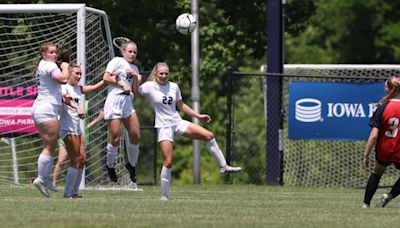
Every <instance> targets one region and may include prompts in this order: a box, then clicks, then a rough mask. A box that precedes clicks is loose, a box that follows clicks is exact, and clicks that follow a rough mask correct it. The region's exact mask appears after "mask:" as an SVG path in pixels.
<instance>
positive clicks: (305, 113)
mask: <svg viewBox="0 0 400 228" xmlns="http://www.w3.org/2000/svg"><path fill="white" fill-rule="evenodd" d="M384 95H385V91H384V83H383V82H379V83H333V82H291V83H290V84H289V123H288V124H289V138H290V139H320V140H366V139H368V136H369V133H370V130H371V128H370V127H369V126H368V122H369V119H370V117H371V116H372V114H373V112H374V111H375V109H376V103H377V102H379V101H380V100H381V99H382V98H383V97H384Z"/></svg>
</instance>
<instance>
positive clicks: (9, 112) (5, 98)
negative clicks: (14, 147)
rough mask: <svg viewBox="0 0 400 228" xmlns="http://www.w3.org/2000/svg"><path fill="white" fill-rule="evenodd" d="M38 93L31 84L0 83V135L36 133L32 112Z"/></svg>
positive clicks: (35, 87)
mask: <svg viewBox="0 0 400 228" xmlns="http://www.w3.org/2000/svg"><path fill="white" fill-rule="evenodd" d="M37 93H38V91H37V86H36V85H32V84H31V83H30V82H25V83H20V84H18V85H15V84H11V83H0V95H1V99H0V135H2V134H3V133H7V134H9V133H12V134H14V133H36V132H37V129H36V127H35V123H34V122H33V120H32V116H31V110H32V105H33V102H34V100H35V98H36V95H37Z"/></svg>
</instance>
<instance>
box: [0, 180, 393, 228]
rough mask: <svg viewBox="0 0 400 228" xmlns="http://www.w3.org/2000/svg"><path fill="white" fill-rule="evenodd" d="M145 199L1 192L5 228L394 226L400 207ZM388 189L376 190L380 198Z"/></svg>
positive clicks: (243, 196) (330, 199)
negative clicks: (68, 197)
mask: <svg viewBox="0 0 400 228" xmlns="http://www.w3.org/2000/svg"><path fill="white" fill-rule="evenodd" d="M143 188H144V191H143V192H131V191H117V190H83V191H82V192H81V193H82V195H83V196H84V198H82V199H64V198H62V190H61V189H60V191H59V192H58V193H53V194H52V196H51V197H50V198H45V197H43V196H42V195H41V194H40V193H39V192H38V191H37V190H36V189H35V188H33V187H10V186H1V187H0V200H1V204H0V227H397V225H398V221H397V219H396V218H399V216H400V210H399V208H400V204H399V203H398V202H397V201H396V199H395V200H394V201H393V202H391V203H390V204H389V205H388V206H387V207H386V208H374V207H371V208H370V209H362V208H361V206H362V198H363V194H364V191H363V190H360V189H358V190H357V189H329V188H299V187H270V186H236V185H218V186H204V185H201V186H183V187H182V186H179V187H173V188H172V191H171V195H170V200H169V201H167V202H164V201H161V200H160V187H159V186H144V187H143ZM384 191H386V189H380V190H378V192H377V194H376V199H374V200H375V201H376V200H377V197H378V196H380V195H381V194H382V193H383V192H384Z"/></svg>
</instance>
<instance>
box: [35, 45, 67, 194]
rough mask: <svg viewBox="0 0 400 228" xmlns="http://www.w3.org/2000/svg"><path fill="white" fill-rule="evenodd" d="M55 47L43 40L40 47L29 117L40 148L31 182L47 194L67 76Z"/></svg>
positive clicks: (49, 187) (51, 187)
mask: <svg viewBox="0 0 400 228" xmlns="http://www.w3.org/2000/svg"><path fill="white" fill-rule="evenodd" d="M56 51H57V49H56V46H55V45H54V44H53V43H49V42H47V43H44V44H42V45H41V46H40V49H39V52H40V58H39V59H38V61H37V64H36V69H35V75H36V82H37V86H38V95H37V97H36V99H35V102H34V103H33V106H32V119H33V121H34V122H35V125H36V127H37V129H38V131H39V135H40V138H41V140H42V144H43V149H42V152H41V154H40V156H39V158H38V177H37V178H36V179H35V180H34V181H33V184H34V185H35V186H36V187H37V188H38V190H39V191H40V192H41V193H42V194H43V195H44V196H46V197H49V196H50V194H49V192H48V191H47V190H48V189H50V190H53V191H56V188H55V187H54V186H53V184H52V181H51V170H52V166H53V153H54V150H55V148H56V147H57V141H58V139H59V136H58V131H59V123H58V119H57V117H58V115H59V113H60V109H61V105H62V101H61V100H62V98H61V84H65V83H66V82H67V79H68V63H65V62H63V63H61V65H60V68H61V69H60V68H58V66H57V65H56V60H57V53H56Z"/></svg>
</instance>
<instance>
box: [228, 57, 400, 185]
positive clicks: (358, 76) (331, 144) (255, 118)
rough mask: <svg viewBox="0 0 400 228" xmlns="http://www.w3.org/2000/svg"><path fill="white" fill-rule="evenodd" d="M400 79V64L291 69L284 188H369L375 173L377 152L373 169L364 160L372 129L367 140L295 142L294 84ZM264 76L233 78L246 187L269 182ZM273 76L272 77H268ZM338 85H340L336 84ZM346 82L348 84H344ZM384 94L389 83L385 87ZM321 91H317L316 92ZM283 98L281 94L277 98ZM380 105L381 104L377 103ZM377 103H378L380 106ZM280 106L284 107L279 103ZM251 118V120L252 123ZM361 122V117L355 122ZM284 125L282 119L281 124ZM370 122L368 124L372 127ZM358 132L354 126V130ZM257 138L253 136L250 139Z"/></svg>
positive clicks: (235, 146)
mask: <svg viewBox="0 0 400 228" xmlns="http://www.w3.org/2000/svg"><path fill="white" fill-rule="evenodd" d="M393 75H400V68H399V66H396V65H301V64H299V65H285V66H284V75H283V76H282V90H281V93H280V96H281V100H282V118H283V136H284V137H283V145H282V147H283V154H282V160H283V163H282V164H283V165H282V167H283V170H280V171H279V170H277V172H282V177H283V183H284V184H285V185H295V186H310V187H311V186H312V187H364V186H365V185H366V182H367V181H368V177H369V175H370V173H371V172H372V170H373V166H374V165H373V163H374V154H375V153H374V151H372V152H371V156H370V167H369V169H368V170H367V171H365V170H363V169H362V158H363V154H364V149H365V145H366V141H367V139H368V134H369V130H370V128H368V127H367V131H366V132H365V133H366V135H367V136H366V137H365V138H364V139H356V140H354V139H352V140H331V139H322V140H321V139H293V138H290V137H289V132H288V129H289V113H290V110H289V107H290V104H289V99H290V96H291V95H293V94H291V92H292V91H291V90H290V85H291V83H293V82H302V83H303V82H304V83H315V82H318V83H325V82H333V83H335V85H336V86H341V85H346V84H347V83H348V84H356V85H359V84H363V83H374V82H381V83H382V82H384V80H386V79H387V78H388V77H389V76H393ZM262 76H263V74H262V73H260V74H257V75H255V74H254V73H247V74H246V72H240V73H239V72H238V73H237V75H233V89H232V90H233V99H232V103H233V104H232V106H233V111H232V113H233V120H232V122H233V124H232V125H233V126H228V127H230V128H232V134H233V139H232V145H231V146H232V157H233V161H234V162H235V164H240V165H242V166H243V167H245V170H244V172H245V173H246V174H247V175H246V177H247V178H246V179H243V180H241V179H236V181H241V182H244V183H252V184H263V183H265V180H266V179H267V178H266V166H267V165H268V164H266V156H268V154H267V155H266V152H265V151H266V143H265V139H266V132H265V125H264V123H265V122H266V121H265V110H264V109H262V108H261V107H264V106H265V104H264V102H272V103H273V104H274V102H276V100H275V99H271V98H269V99H268V100H264V98H263V97H264V95H263V94H264V91H263V88H262V87H263V86H261V85H263V83H264V82H265V81H263V77H262ZM266 77H269V76H266ZM336 83H337V84H336ZM341 83H343V84H341ZM380 88H381V90H379V91H381V92H382V94H383V93H384V91H383V83H382V84H381V85H380V87H379V89H380ZM314 89H317V88H314ZM277 96H279V95H277ZM377 101H379V100H377ZM377 101H376V102H377ZM277 104H278V103H277ZM249 115H250V116H251V118H249ZM354 119H355V118H354ZM276 121H279V120H276ZM367 124H368V123H366V125H367ZM352 127H353V125H352V123H351V121H350V122H349V126H348V128H349V130H350V129H351V128H352ZM249 136H251V137H249ZM397 178H398V171H396V169H395V168H394V167H392V166H390V167H389V168H388V170H387V171H386V173H385V175H384V176H383V177H382V179H381V182H380V185H381V186H390V185H393V184H394V182H395V181H396V180H397Z"/></svg>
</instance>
